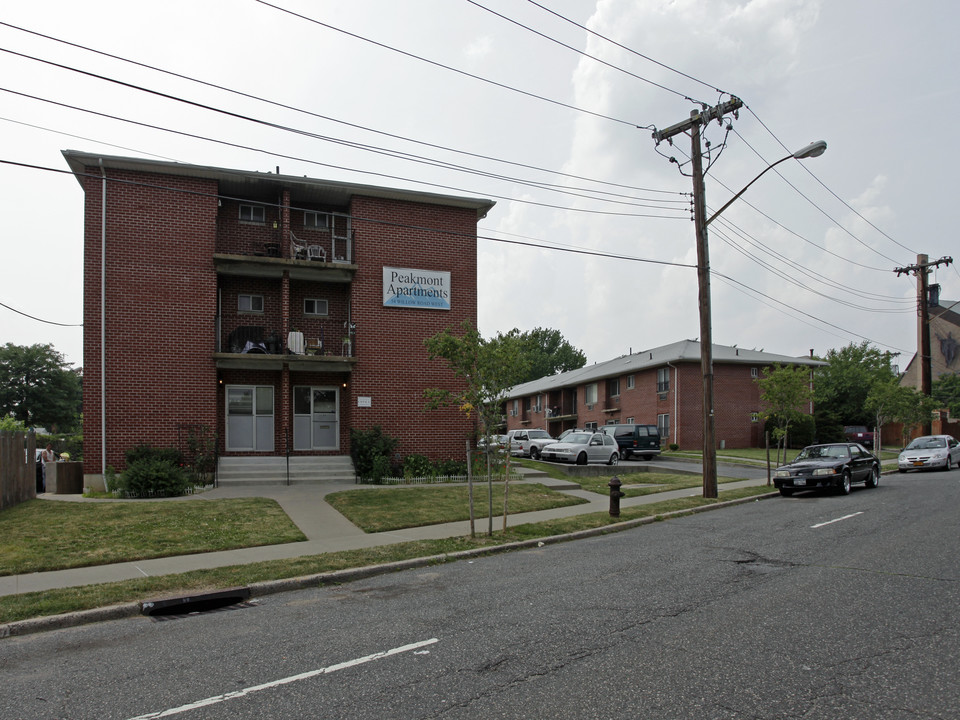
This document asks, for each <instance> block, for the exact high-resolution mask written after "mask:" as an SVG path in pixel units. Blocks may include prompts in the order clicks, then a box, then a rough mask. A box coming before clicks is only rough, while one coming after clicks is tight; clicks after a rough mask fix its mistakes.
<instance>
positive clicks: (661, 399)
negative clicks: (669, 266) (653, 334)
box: [505, 340, 826, 448]
mask: <svg viewBox="0 0 960 720" xmlns="http://www.w3.org/2000/svg"><path fill="white" fill-rule="evenodd" d="M775 363H779V364H781V365H803V366H806V367H809V368H810V369H811V370H812V369H813V368H814V367H818V366H820V365H825V364H826V363H824V362H822V361H820V360H813V359H812V358H804V357H799V358H797V357H788V356H784V355H774V354H772V353H766V352H760V351H757V350H744V349H741V348H737V347H726V346H723V345H714V346H713V373H714V413H715V423H716V438H717V444H718V445H720V444H723V445H725V446H726V447H730V448H734V447H759V446H762V444H763V436H762V430H761V427H762V423H761V422H759V417H758V416H759V413H760V411H761V410H762V409H763V408H762V407H761V403H760V391H759V387H758V386H757V383H756V382H755V380H756V379H757V378H758V377H760V376H761V372H762V370H763V368H765V367H769V366H772V365H773V364H775ZM508 397H509V399H508V400H507V403H506V413H505V414H506V417H507V429H508V430H513V429H516V428H524V427H529V428H543V429H545V430H547V431H548V432H549V433H550V434H551V435H553V436H554V437H556V436H557V435H558V434H559V433H561V432H563V431H564V430H566V429H568V428H590V427H592V428H595V427H598V426H600V425H615V424H619V423H628V424H632V423H639V424H644V425H657V426H658V427H659V428H660V435H661V439H662V443H663V445H667V444H668V443H677V444H678V445H679V446H680V447H681V448H700V447H702V445H703V410H702V408H703V375H702V374H701V371H700V343H699V342H696V341H694V340H683V341H680V342H676V343H672V344H670V345H664V346H662V347H658V348H654V349H652V350H644V351H643V352H638V353H634V354H632V355H624V356H622V357H618V358H615V359H613V360H607V361H606V362H602V363H597V364H595V365H588V366H586V367H583V368H580V369H578V370H571V371H570V372H565V373H560V374H558V375H553V376H551V377H545V378H540V379H539V380H533V381H531V382H528V383H524V384H522V385H517V386H516V387H513V388H511V390H510V392H509V394H508ZM807 412H810V413H812V412H813V408H812V407H810V408H808V409H807Z"/></svg>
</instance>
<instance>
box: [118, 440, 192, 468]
mask: <svg viewBox="0 0 960 720" xmlns="http://www.w3.org/2000/svg"><path fill="white" fill-rule="evenodd" d="M124 454H125V455H126V458H127V465H130V463H134V462H137V461H138V460H154V459H156V460H164V461H165V462H169V463H171V464H173V465H175V466H177V467H179V466H180V465H182V464H183V454H182V453H181V452H180V451H179V450H177V449H176V448H173V447H166V448H157V447H153V446H152V445H150V444H148V443H141V444H140V445H135V446H133V447H132V448H128V449H127V451H126V453H124Z"/></svg>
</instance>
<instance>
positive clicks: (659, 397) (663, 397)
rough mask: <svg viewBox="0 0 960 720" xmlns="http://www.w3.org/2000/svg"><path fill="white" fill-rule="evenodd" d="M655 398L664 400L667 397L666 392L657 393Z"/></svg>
mask: <svg viewBox="0 0 960 720" xmlns="http://www.w3.org/2000/svg"><path fill="white" fill-rule="evenodd" d="M657 399H658V400H666V399H667V394H666V393H665V392H662V393H657Z"/></svg>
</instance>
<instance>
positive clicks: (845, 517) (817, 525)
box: [810, 510, 863, 530]
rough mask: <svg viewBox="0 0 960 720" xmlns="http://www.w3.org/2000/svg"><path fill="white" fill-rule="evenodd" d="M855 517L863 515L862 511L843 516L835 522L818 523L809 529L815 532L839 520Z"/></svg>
mask: <svg viewBox="0 0 960 720" xmlns="http://www.w3.org/2000/svg"><path fill="white" fill-rule="evenodd" d="M857 515H863V511H862V510H861V511H860V512H855V513H853V514H852V515H844V516H843V517H839V518H837V519H836V520H827V521H826V522H822V523H818V524H816V525H811V526H810V527H811V528H812V529H814V530H816V529H817V528H822V527H823V526H824V525H830V524H832V523H835V522H840V521H841V520H849V519H850V518H852V517H856V516H857Z"/></svg>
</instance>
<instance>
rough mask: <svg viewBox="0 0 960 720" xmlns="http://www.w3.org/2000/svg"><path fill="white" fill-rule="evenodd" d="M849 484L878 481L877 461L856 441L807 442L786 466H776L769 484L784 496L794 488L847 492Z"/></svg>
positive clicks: (874, 483) (845, 493)
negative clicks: (831, 489)
mask: <svg viewBox="0 0 960 720" xmlns="http://www.w3.org/2000/svg"><path fill="white" fill-rule="evenodd" d="M853 483H863V484H864V485H866V486H867V487H868V488H875V487H876V486H877V485H878V484H880V461H879V460H878V459H877V458H876V456H874V455H872V454H871V453H870V451H868V450H867V449H866V448H864V447H863V445H860V444H858V443H831V444H829V445H809V446H807V447H805V448H804V449H803V450H801V451H800V454H799V455H797V457H796V459H795V460H794V461H793V462H792V463H790V464H789V465H784V466H782V467H778V468H777V469H776V470H775V471H774V473H773V484H774V485H776V486H777V488H778V489H779V490H780V494H781V495H784V496H786V497H789V496H790V495H793V493H794V492H795V491H797V490H815V489H817V488H833V489H836V490H838V491H839V492H841V493H843V494H844V495H847V494H849V493H850V486H851V485H852V484H853Z"/></svg>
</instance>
